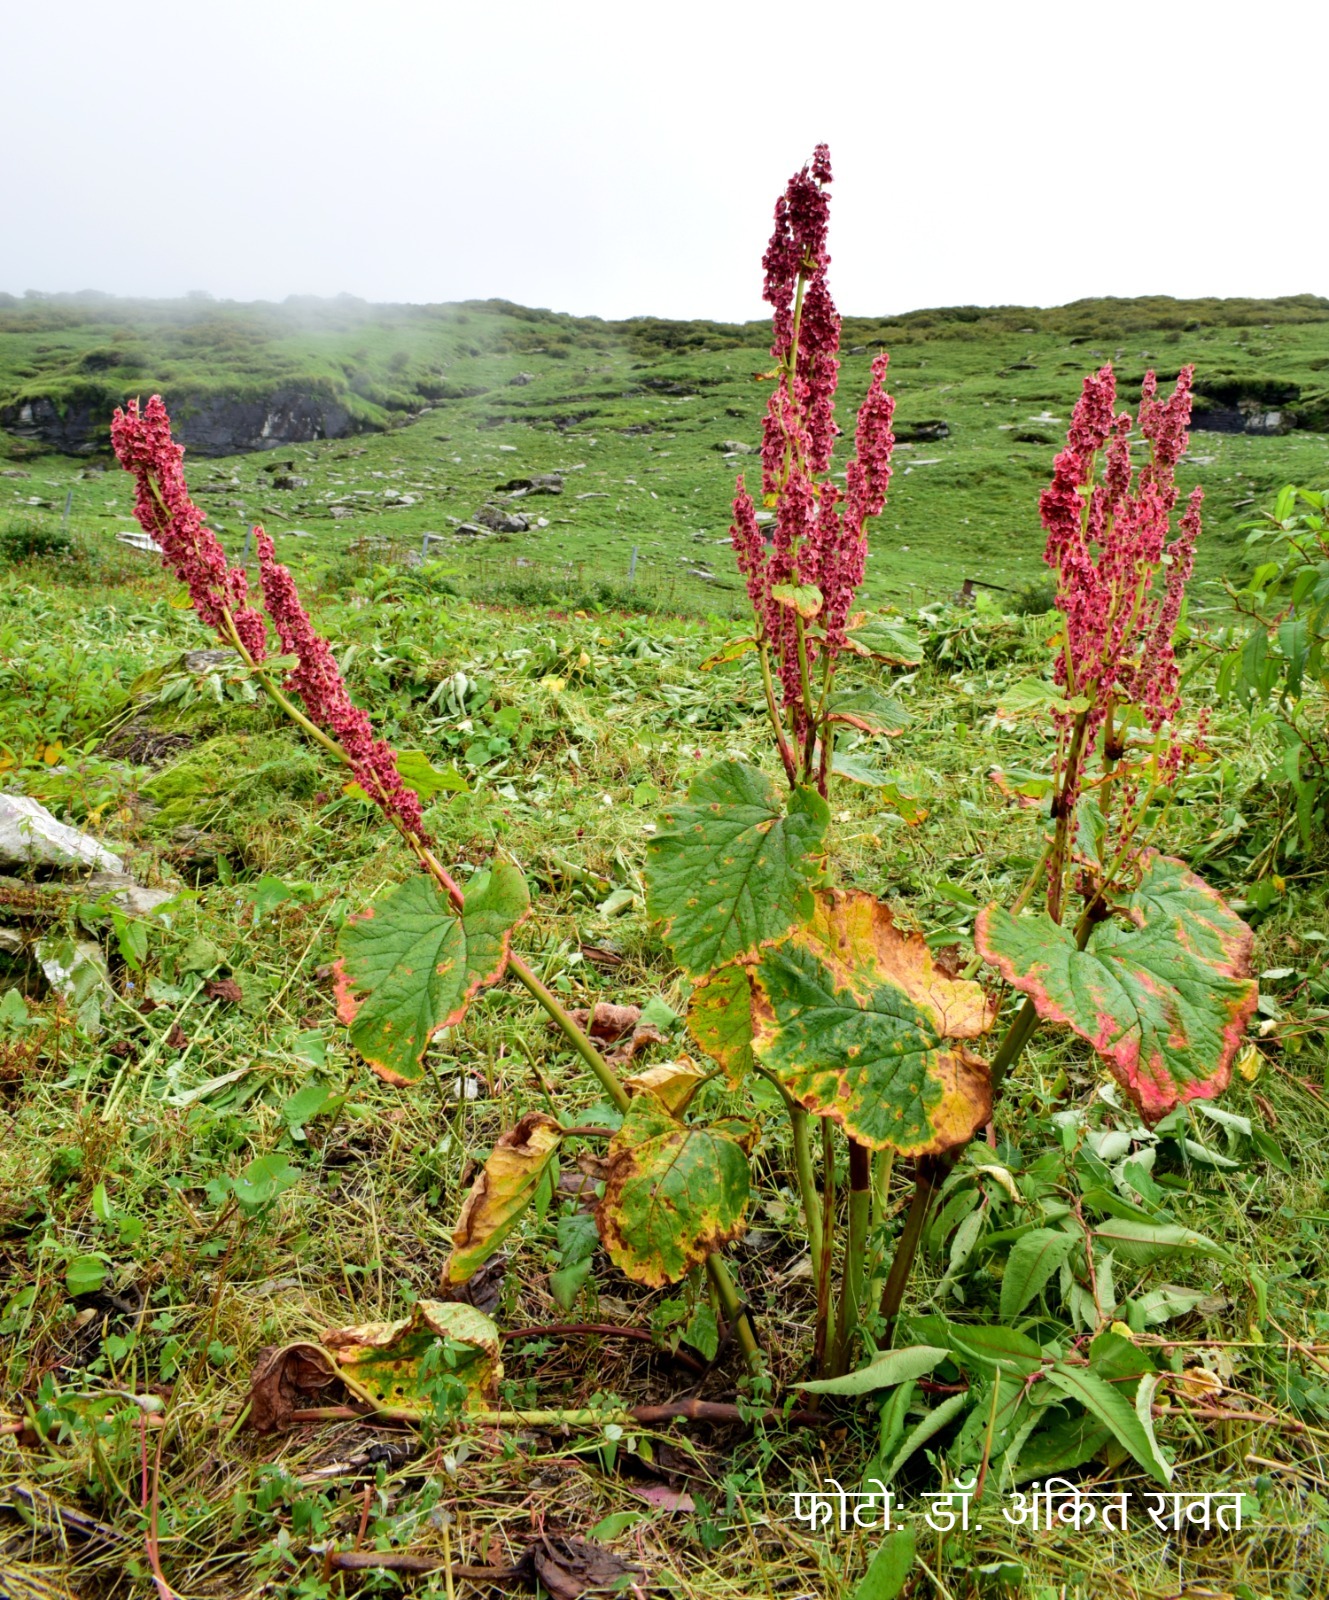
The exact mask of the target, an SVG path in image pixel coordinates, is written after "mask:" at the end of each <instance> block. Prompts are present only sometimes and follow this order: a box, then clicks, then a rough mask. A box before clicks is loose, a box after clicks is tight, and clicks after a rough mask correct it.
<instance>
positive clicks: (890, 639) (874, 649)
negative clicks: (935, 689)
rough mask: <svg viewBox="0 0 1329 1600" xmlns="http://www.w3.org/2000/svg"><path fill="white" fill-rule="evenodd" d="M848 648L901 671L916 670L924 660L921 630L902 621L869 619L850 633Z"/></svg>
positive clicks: (891, 618)
mask: <svg viewBox="0 0 1329 1600" xmlns="http://www.w3.org/2000/svg"><path fill="white" fill-rule="evenodd" d="M849 648H850V649H851V650H853V651H856V652H857V654H859V655H860V656H872V657H873V658H874V659H875V660H877V661H887V662H890V663H891V664H892V665H894V666H898V667H917V666H919V665H921V663H922V660H923V641H922V640H921V639H920V638H919V636H918V630H917V629H916V628H914V627H912V626H911V625H910V624H909V623H907V622H905V621H903V620H902V619H901V618H899V617H886V616H876V617H867V618H865V619H864V620H862V621H860V622H858V623H857V624H856V625H855V626H853V627H851V628H850V630H849Z"/></svg>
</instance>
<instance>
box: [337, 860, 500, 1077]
mask: <svg viewBox="0 0 1329 1600" xmlns="http://www.w3.org/2000/svg"><path fill="white" fill-rule="evenodd" d="M529 905H530V901H529V898H528V896H527V893H526V880H525V878H524V877H523V876H522V874H521V873H520V872H519V871H518V869H517V868H516V867H514V866H511V865H509V864H508V863H505V862H500V863H499V864H498V865H497V866H494V867H491V868H488V869H486V870H485V871H483V872H479V873H477V874H476V875H475V877H474V878H472V879H471V881H470V883H469V884H468V886H467V889H466V899H465V904H464V906H463V909H462V913H461V915H460V916H457V915H456V914H455V913H454V912H453V910H452V908H451V906H450V905H449V904H448V902H447V901H446V900H445V899H444V898H443V896H442V894H440V892H439V890H438V889H437V888H436V887H435V885H434V883H433V882H432V881H431V880H430V879H429V878H426V877H423V876H421V877H418V878H412V879H410V880H409V881H408V882H406V883H404V884H403V885H402V886H401V888H399V889H397V890H395V891H394V892H393V893H392V894H390V895H389V896H388V897H387V898H386V899H385V900H382V901H378V902H376V903H375V904H374V905H371V906H369V907H368V908H367V909H366V910H364V911H362V912H360V913H358V914H357V915H354V916H351V917H348V918H347V920H346V926H345V927H344V928H343V929H342V935H341V956H340V958H339V960H338V961H337V963H336V966H335V968H334V971H335V974H336V989H337V1015H338V1016H339V1017H340V1018H341V1020H342V1022H344V1023H345V1024H346V1025H347V1027H349V1028H350V1030H351V1043H352V1044H353V1045H354V1046H355V1048H356V1049H357V1050H358V1051H359V1052H360V1054H361V1055H362V1056H363V1057H364V1058H365V1060H366V1061H367V1062H368V1063H369V1065H370V1066H371V1067H372V1068H373V1069H374V1071H375V1072H376V1073H378V1075H379V1076H380V1077H381V1078H385V1079H387V1081H388V1082H389V1083H399V1084H407V1083H415V1082H418V1081H419V1080H420V1079H421V1078H422V1077H423V1076H424V1067H423V1065H422V1063H423V1061H424V1054H425V1051H426V1050H427V1049H428V1048H429V1041H430V1040H431V1039H432V1038H433V1037H434V1035H435V1034H436V1033H438V1032H439V1031H440V1030H441V1029H443V1028H449V1027H452V1026H454V1025H455V1024H456V1023H458V1022H460V1021H461V1019H462V1017H463V1016H464V1015H465V1014H466V1008H467V1006H468V1005H469V1004H470V1002H471V1000H472V999H473V997H474V996H475V995H476V994H477V993H478V992H479V991H480V990H481V989H484V988H488V986H489V985H490V984H492V983H497V981H498V980H499V978H501V977H502V976H503V973H504V971H505V969H506V967H507V963H508V944H509V940H510V938H511V934H512V930H513V928H515V927H516V925H517V924H518V923H519V922H520V921H521V920H522V918H523V917H524V916H525V915H526V912H527V910H528V908H529Z"/></svg>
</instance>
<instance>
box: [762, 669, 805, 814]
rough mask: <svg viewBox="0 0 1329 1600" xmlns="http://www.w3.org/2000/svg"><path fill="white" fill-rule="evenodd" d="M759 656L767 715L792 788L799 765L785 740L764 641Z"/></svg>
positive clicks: (796, 780)
mask: <svg viewBox="0 0 1329 1600" xmlns="http://www.w3.org/2000/svg"><path fill="white" fill-rule="evenodd" d="M757 656H758V659H759V660H760V661H761V686H762V689H763V691H764V692H765V695H766V714H767V716H769V717H770V719H771V727H772V728H773V729H774V730H775V743H776V745H777V747H778V748H779V751H780V760H781V762H782V764H783V766H784V770H785V777H787V778H788V779H789V785H790V787H791V788H792V787H793V786H794V785H795V784H796V783H797V782H798V763H797V762H796V761H795V760H794V752H793V751H792V750H791V749H790V748H789V740H788V739H786V738H785V732H784V727H783V725H782V724H781V722H780V712H779V709H778V708H777V706H776V704H775V683H774V680H773V679H772V677H771V658H770V655H769V653H768V652H767V649H766V641H765V640H764V639H763V640H762V641H761V642H760V643H759V644H758V646H757Z"/></svg>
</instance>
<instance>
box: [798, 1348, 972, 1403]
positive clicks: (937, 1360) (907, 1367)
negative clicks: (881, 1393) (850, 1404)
mask: <svg viewBox="0 0 1329 1600" xmlns="http://www.w3.org/2000/svg"><path fill="white" fill-rule="evenodd" d="M950 1353H951V1352H950V1350H949V1349H948V1348H946V1347H944V1346H942V1345H936V1344H915V1345H910V1346H909V1347H908V1348H907V1349H903V1350H883V1351H881V1352H880V1353H879V1354H877V1355H875V1356H873V1358H872V1359H871V1361H869V1362H868V1363H867V1364H866V1365H865V1366H861V1367H859V1368H858V1370H857V1371H856V1372H846V1373H845V1375H844V1376H843V1377H842V1378H813V1379H812V1380H811V1381H810V1382H808V1383H800V1384H798V1385H796V1387H797V1388H799V1389H808V1390H810V1391H811V1392H812V1393H813V1394H871V1393H872V1392H873V1391H874V1390H875V1389H893V1388H895V1387H896V1385H897V1384H901V1383H908V1382H909V1381H910V1380H911V1379H913V1378H921V1377H922V1376H923V1375H924V1373H927V1372H931V1371H932V1369H933V1367H936V1366H939V1365H940V1364H941V1363H942V1362H943V1361H945V1360H947V1359H948V1358H949V1357H950Z"/></svg>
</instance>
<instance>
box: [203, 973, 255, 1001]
mask: <svg viewBox="0 0 1329 1600" xmlns="http://www.w3.org/2000/svg"><path fill="white" fill-rule="evenodd" d="M203 993H204V994H205V995H206V996H207V998H208V999H209V1000H226V1001H228V1002H229V1003H230V1004H231V1005H233V1006H238V1005H239V1004H240V1002H241V1001H242V1000H243V999H244V997H245V996H244V991H243V990H242V989H241V987H240V985H239V984H238V983H237V982H236V981H235V979H234V978H213V979H212V981H211V982H210V983H205V984H204V985H203Z"/></svg>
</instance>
